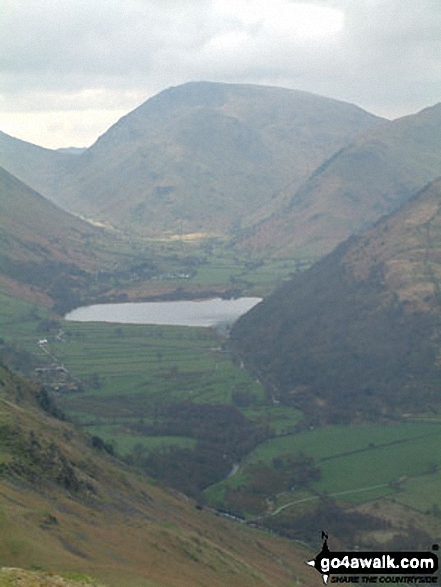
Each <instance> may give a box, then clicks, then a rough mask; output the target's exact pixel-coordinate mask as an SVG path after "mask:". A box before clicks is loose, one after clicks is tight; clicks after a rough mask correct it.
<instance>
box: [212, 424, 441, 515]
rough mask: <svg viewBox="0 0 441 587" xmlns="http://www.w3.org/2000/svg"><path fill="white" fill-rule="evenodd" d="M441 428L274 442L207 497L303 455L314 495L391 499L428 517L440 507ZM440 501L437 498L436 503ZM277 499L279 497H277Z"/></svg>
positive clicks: (382, 427)
mask: <svg viewBox="0 0 441 587" xmlns="http://www.w3.org/2000/svg"><path fill="white" fill-rule="evenodd" d="M440 446H441V425H440V424H437V423H423V422H401V423H395V424H375V425H363V426H346V427H345V426H335V427H329V428H321V429H316V430H310V431H307V432H302V433H298V434H291V435H287V436H281V437H276V438H273V439H270V440H268V441H266V442H264V443H262V444H261V445H260V446H259V447H257V448H256V449H255V450H254V451H253V452H252V453H250V454H249V455H248V457H247V458H246V459H245V460H244V462H243V463H242V464H241V466H240V469H239V471H238V472H237V473H236V475H235V476H234V477H231V478H229V479H227V480H225V481H222V482H221V483H218V484H217V485H215V486H212V487H210V488H209V489H208V490H207V492H206V494H207V497H208V499H209V500H210V501H211V500H214V501H213V502H214V503H217V504H219V502H220V501H221V500H222V499H223V497H224V496H225V491H226V488H227V487H228V486H230V487H237V486H240V485H244V484H246V482H247V479H248V471H249V467H250V465H255V464H257V463H259V462H260V463H263V464H265V465H267V466H268V465H271V462H272V459H273V458H275V457H277V456H281V455H284V454H292V455H295V454H297V453H298V452H299V451H302V452H303V453H305V454H306V455H308V456H312V457H314V458H315V459H316V461H317V464H318V465H319V466H320V468H321V471H322V477H321V480H320V481H318V482H315V483H313V484H312V487H311V489H312V490H313V493H311V494H310V495H311V496H313V495H314V494H317V493H318V494H323V493H326V494H329V495H331V496H332V497H334V499H336V500H338V501H343V502H354V503H357V502H358V503H362V502H366V501H371V500H373V499H376V498H378V497H382V496H385V495H389V494H391V493H393V494H394V495H396V498H397V500H398V501H400V502H402V503H403V504H406V505H409V506H411V507H415V508H417V509H421V510H422V511H426V510H428V509H430V507H433V505H434V504H439V506H440V507H441V500H440V498H439V496H440V495H441V473H440V472H439V470H440V469H441V450H440ZM298 493H299V492H298V491H296V492H293V493H291V492H284V493H282V494H280V495H279V496H277V499H276V505H277V506H280V505H283V504H285V503H289V502H290V501H296V500H297V499H298ZM434 495H437V496H438V497H435V496H434ZM275 497H276V496H275Z"/></svg>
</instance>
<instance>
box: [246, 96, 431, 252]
mask: <svg viewBox="0 0 441 587" xmlns="http://www.w3.org/2000/svg"><path fill="white" fill-rule="evenodd" d="M440 175H441V104H437V105H435V106H433V107H431V108H426V109H425V110H422V111H421V112H419V113H418V114H415V115H412V116H406V117H404V118H400V119H398V120H394V121H392V122H387V123H384V124H382V125H380V126H379V127H377V128H375V129H373V130H371V131H368V132H366V133H364V134H361V135H360V136H359V137H358V138H357V139H356V140H355V141H354V142H353V143H352V144H351V145H350V146H348V147H346V148H344V149H342V150H341V151H340V152H338V153H337V154H335V155H333V156H332V157H331V158H330V159H329V160H328V161H327V162H326V163H325V164H323V165H321V166H320V167H318V169H316V170H315V171H314V173H312V174H311V176H310V177H309V178H308V180H307V181H306V182H305V183H304V184H303V185H302V186H301V187H300V188H298V187H297V186H295V185H293V186H289V187H288V188H286V189H285V190H283V192H282V194H280V195H279V196H278V199H279V200H280V201H281V202H282V204H281V206H280V208H279V209H278V210H276V211H275V213H274V214H273V215H272V216H271V217H270V218H269V219H266V220H263V221H262V222H261V223H260V224H259V225H258V226H256V227H255V228H254V229H252V230H250V231H249V232H248V234H247V235H246V236H245V237H243V236H242V238H241V239H239V241H238V244H240V246H241V247H245V248H250V249H253V250H255V251H259V250H266V251H267V250H268V249H269V250H272V251H273V252H276V251H277V252H278V253H279V254H287V253H288V252H292V251H298V250H299V249H300V250H302V251H303V252H305V253H309V254H311V255H323V254H324V253H328V252H330V251H331V250H332V249H333V248H334V247H335V246H336V245H337V244H338V243H340V242H342V241H343V240H344V239H346V238H347V237H348V236H350V235H351V234H354V233H355V232H357V231H359V230H360V229H362V228H363V227H366V226H368V225H370V224H372V223H373V222H375V221H376V220H377V219H378V218H380V216H382V215H383V214H387V213H390V212H392V211H393V210H395V209H397V208H398V207H399V206H400V205H401V204H402V203H403V202H405V201H406V200H407V199H408V198H410V197H411V196H412V195H413V194H414V193H416V192H417V191H419V190H421V189H422V188H423V187H424V186H425V185H426V184H427V183H428V182H430V181H433V180H434V179H436V178H437V177H438V176H440Z"/></svg>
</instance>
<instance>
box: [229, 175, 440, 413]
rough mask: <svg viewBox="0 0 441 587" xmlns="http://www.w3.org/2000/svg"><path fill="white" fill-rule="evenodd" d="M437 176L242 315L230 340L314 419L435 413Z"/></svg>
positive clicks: (285, 397)
mask: <svg viewBox="0 0 441 587" xmlns="http://www.w3.org/2000/svg"><path fill="white" fill-rule="evenodd" d="M440 210H441V182H440V181H437V182H435V183H433V184H431V185H430V186H428V187H427V188H425V189H424V190H423V191H422V192H421V193H420V194H418V196H416V197H414V198H413V199H412V200H411V201H410V202H408V203H407V204H406V205H405V206H404V207H403V208H402V209H400V210H399V211H398V212H396V213H395V214H394V215H393V216H391V217H389V218H385V219H383V220H381V221H379V222H378V223H377V224H376V225H375V227H373V228H372V229H370V230H367V231H364V232H363V233H361V234H360V235H359V236H358V237H356V238H355V237H353V238H351V239H350V240H349V241H347V242H346V243H344V244H343V245H341V246H340V247H338V248H337V250H336V251H335V252H334V253H332V254H331V255H329V256H328V257H325V258H324V259H322V260H321V261H320V262H319V263H317V264H316V265H314V266H313V267H312V268H311V269H310V270H308V271H306V272H305V273H304V274H302V275H299V276H298V277H296V278H294V279H293V280H292V281H290V282H288V283H287V284H285V285H284V286H282V288H280V289H279V290H278V291H277V292H276V293H275V294H273V295H272V296H270V297H268V298H267V299H266V300H265V301H264V302H263V303H262V304H260V305H259V306H257V307H255V308H254V309H253V310H252V311H250V312H249V313H248V314H247V315H246V316H244V317H242V318H241V319H240V320H239V321H238V323H237V324H236V326H235V328H234V329H233V333H232V338H233V340H234V342H235V344H236V345H237V348H238V349H239V351H240V352H241V353H242V354H243V356H244V357H245V358H246V359H247V361H249V362H250V364H252V365H253V368H254V369H255V370H256V372H257V373H259V375H260V376H261V377H262V378H264V380H266V381H267V382H268V383H269V384H270V385H271V386H272V388H273V389H274V394H275V395H276V396H277V397H279V398H280V399H282V401H283V402H285V403H287V404H290V405H296V406H298V407H301V408H302V409H303V410H304V411H305V412H306V413H307V414H308V415H309V418H310V419H311V422H315V421H327V422H345V421H354V420H358V419H362V420H366V419H368V420H369V419H374V420H375V419H378V418H381V417H382V416H386V415H387V416H389V417H397V416H401V417H403V416H405V414H407V413H412V414H419V413H427V412H429V413H438V412H437V411H438V410H439V409H440V408H441V396H440V394H439V378H440V376H441V372H440V367H439V360H438V359H439V353H440V343H439V336H438V327H439V323H440V318H441V314H440V311H439V278H440V271H441V268H440V259H441V240H440V234H441V216H440Z"/></svg>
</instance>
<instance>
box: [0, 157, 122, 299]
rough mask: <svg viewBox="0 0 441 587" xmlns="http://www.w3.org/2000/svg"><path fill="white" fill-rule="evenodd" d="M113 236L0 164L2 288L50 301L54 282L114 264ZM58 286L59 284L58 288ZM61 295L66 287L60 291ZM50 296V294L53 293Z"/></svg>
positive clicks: (62, 281) (64, 292) (77, 278)
mask: <svg viewBox="0 0 441 587" xmlns="http://www.w3.org/2000/svg"><path fill="white" fill-rule="evenodd" d="M111 242H112V237H111V235H108V234H106V233H104V232H103V231H102V230H99V229H97V228H95V227H93V226H92V225H90V224H88V223H87V222H84V221H83V220H81V219H79V218H77V217H75V216H72V215H71V214H69V213H68V212H65V211H64V210H62V209H61V208H58V207H57V206H55V205H54V204H52V203H51V202H49V201H48V200H47V199H46V198H43V196H41V195H40V194H39V193H37V192H35V191H34V190H32V189H31V188H29V187H28V186H26V185H25V184H24V183H22V182H21V181H20V180H18V179H17V178H16V177H14V176H12V175H11V174H9V173H8V172H7V171H5V170H4V169H2V168H0V287H1V290H2V291H5V292H6V293H9V294H12V295H18V296H19V297H22V298H25V299H29V300H33V301H37V302H40V303H44V304H45V305H50V304H51V301H50V298H49V297H48V295H47V294H48V293H49V296H51V292H52V294H54V295H55V290H56V289H57V287H58V286H57V283H58V284H60V287H62V288H63V287H64V286H67V284H68V282H69V281H72V285H73V282H74V281H75V280H77V281H78V284H79V282H80V280H81V279H80V278H81V276H82V275H83V276H85V275H87V274H88V273H90V272H93V271H96V270H97V269H103V268H104V267H106V266H111V265H112V263H113V264H114V263H115V255H112V254H111V253H107V252H106V251H104V250H103V248H104V246H103V245H105V244H107V245H110V243H111ZM58 289H59V288H58ZM59 293H60V295H61V296H62V297H64V296H67V295H68V291H67V289H66V291H64V290H63V292H61V291H60V292H59ZM54 295H52V297H54Z"/></svg>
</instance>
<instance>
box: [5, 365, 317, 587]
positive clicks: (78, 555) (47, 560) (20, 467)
mask: <svg viewBox="0 0 441 587" xmlns="http://www.w3.org/2000/svg"><path fill="white" fill-rule="evenodd" d="M0 382H1V385H0V408H1V409H0V491H1V494H2V504H1V511H0V516H1V520H2V534H1V537H0V561H1V563H2V565H3V566H8V567H23V568H28V569H29V568H34V569H36V568H38V569H40V570H41V571H54V572H56V573H61V574H65V573H71V575H70V577H71V578H72V579H74V578H75V576H76V577H77V578H78V575H74V574H72V573H77V574H78V573H81V574H85V575H88V576H92V577H95V581H93V580H92V581H86V584H87V585H88V584H89V583H93V584H95V582H96V583H100V584H101V583H104V584H106V585H108V586H115V587H118V586H121V587H126V586H127V585H131V586H133V587H137V586H141V585H142V586H149V587H156V586H158V587H159V586H163V585H170V586H174V587H180V586H188V587H190V586H193V585H196V584H197V585H201V586H203V585H207V586H208V585H213V586H217V585H219V586H221V585H222V586H223V585H226V584H228V585H232V586H234V585H244V586H246V585H249V586H258V585H262V586H264V585H265V586H274V587H283V586H284V585H286V586H288V585H292V582H293V581H301V582H304V583H305V584H312V582H313V581H314V580H315V579H316V577H315V576H314V573H313V572H312V571H311V570H308V569H307V568H306V566H305V565H304V560H305V557H306V556H307V554H306V553H305V552H303V551H300V550H298V548H297V547H295V546H294V545H293V544H292V543H289V542H286V541H283V540H282V539H277V538H274V537H270V536H269V535H268V534H265V533H262V532H258V531H253V530H250V529H248V528H246V527H244V526H240V525H238V524H234V523H232V522H227V521H224V520H222V519H221V518H219V517H215V516H214V515H213V514H211V513H210V512H206V511H203V510H201V509H196V508H195V507H194V504H193V503H192V502H191V501H189V500H188V499H184V497H183V496H180V495H179V494H175V493H172V492H167V491H164V490H163V489H161V488H160V487H158V486H156V485H155V484H153V483H150V482H148V481H147V480H146V479H144V478H142V477H140V476H139V475H136V474H134V473H133V472H131V471H130V470H129V469H127V468H123V467H122V466H121V464H120V463H119V462H118V461H117V460H116V459H114V458H113V457H112V456H111V455H109V454H107V452H106V447H105V445H103V443H101V442H98V441H97V440H96V439H94V438H93V437H90V436H86V435H85V434H84V433H82V432H80V431H79V430H77V429H75V428H73V427H72V425H70V424H68V423H66V422H63V421H61V420H59V419H57V418H56V417H54V415H53V414H54V406H53V404H52V403H51V401H50V400H49V398H48V396H47V395H46V394H45V393H44V392H42V391H41V390H39V389H38V388H36V387H35V386H32V385H30V384H29V383H26V382H25V381H24V380H22V379H20V378H18V377H17V376H15V375H13V374H12V373H11V372H10V371H8V370H7V369H6V368H4V367H0ZM7 574H8V571H6V570H4V571H3V575H2V576H0V580H2V578H3V577H4V575H7ZM11 574H13V573H12V572H11ZM16 574H19V572H18V571H17V572H16ZM65 576H66V575H65ZM67 577H69V576H67ZM25 578H28V579H29V575H25ZM43 579H44V578H41V576H40V581H41V582H40V583H38V584H39V585H46V584H47V585H52V584H55V585H57V584H59V585H64V584H66V585H69V587H70V585H71V583H69V582H68V581H67V580H66V581H65V583H55V582H52V583H51V582H50V581H49V580H48V579H47V576H46V583H45V582H43ZM20 584H27V583H23V582H21V583H20ZM73 584H74V582H72V585H73ZM29 585H32V583H30V582H29Z"/></svg>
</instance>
